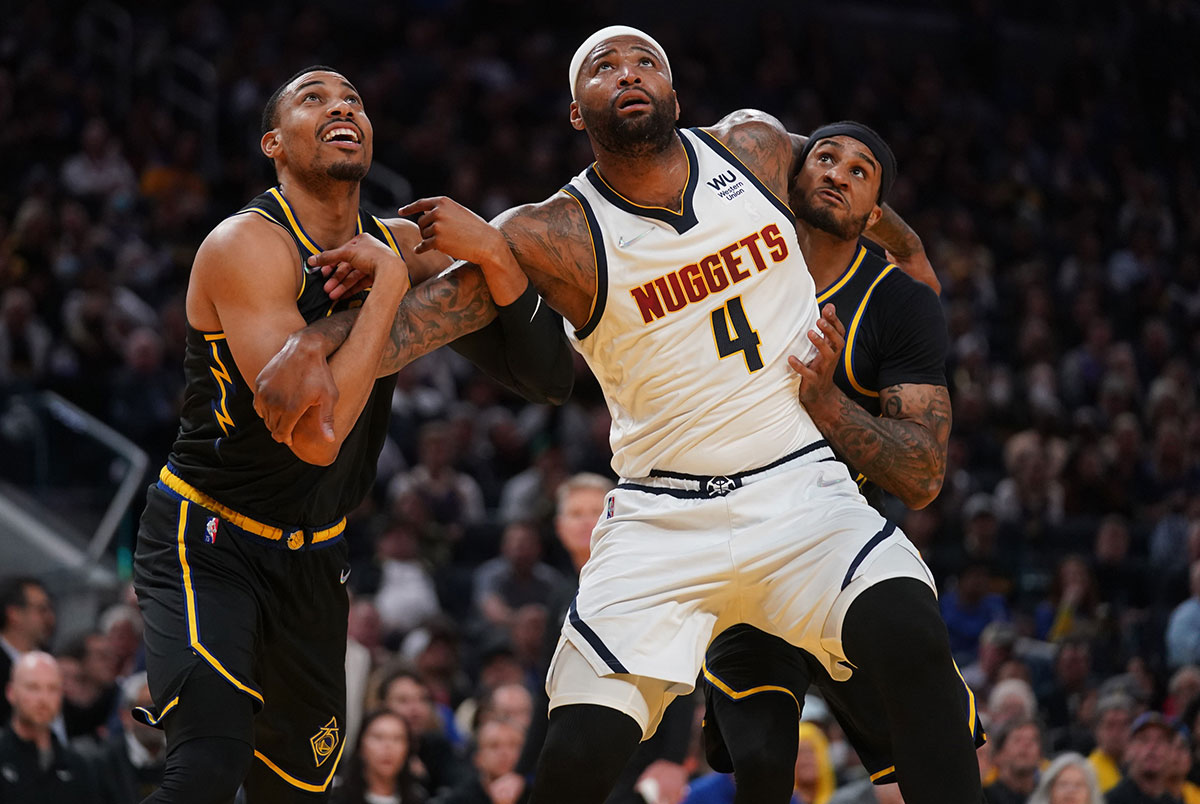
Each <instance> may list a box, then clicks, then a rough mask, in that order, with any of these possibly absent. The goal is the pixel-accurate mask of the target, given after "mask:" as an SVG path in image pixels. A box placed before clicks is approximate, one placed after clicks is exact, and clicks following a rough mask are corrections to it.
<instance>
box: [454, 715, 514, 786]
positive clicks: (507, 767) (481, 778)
mask: <svg viewBox="0 0 1200 804" xmlns="http://www.w3.org/2000/svg"><path fill="white" fill-rule="evenodd" d="M524 740H525V734H524V732H523V731H521V729H520V728H519V727H518V726H517V725H516V724H514V723H511V722H508V721H505V720H495V719H493V720H489V721H488V722H486V723H484V724H482V725H481V726H480V727H479V733H478V734H477V735H475V755H474V758H473V761H472V764H473V766H474V773H472V774H471V775H470V776H468V777H467V778H466V779H464V780H463V781H462V782H461V783H460V784H459V785H458V786H456V787H455V788H454V789H453V790H452V791H450V792H449V793H448V794H446V795H445V796H443V797H440V798H439V799H438V803H439V804H515V802H517V801H518V800H520V798H521V796H522V795H523V794H524V792H525V779H524V777H522V776H521V775H520V774H518V773H516V772H515V771H516V767H517V759H519V758H520V756H521V744H522V743H523V742H524Z"/></svg>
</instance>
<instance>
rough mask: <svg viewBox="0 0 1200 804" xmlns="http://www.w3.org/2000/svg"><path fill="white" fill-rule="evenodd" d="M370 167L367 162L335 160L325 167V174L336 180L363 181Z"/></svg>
mask: <svg viewBox="0 0 1200 804" xmlns="http://www.w3.org/2000/svg"><path fill="white" fill-rule="evenodd" d="M370 169H371V166H370V165H369V164H368V163H366V162H334V163H332V164H331V165H330V166H329V167H328V168H326V169H325V175H326V176H328V177H329V178H331V179H333V180H334V181H362V180H363V179H365V178H366V177H367V171H369V170H370Z"/></svg>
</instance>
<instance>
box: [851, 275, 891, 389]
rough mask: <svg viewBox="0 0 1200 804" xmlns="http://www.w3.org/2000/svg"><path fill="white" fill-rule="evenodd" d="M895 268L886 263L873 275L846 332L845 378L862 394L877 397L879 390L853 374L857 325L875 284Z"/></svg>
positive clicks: (860, 321)
mask: <svg viewBox="0 0 1200 804" xmlns="http://www.w3.org/2000/svg"><path fill="white" fill-rule="evenodd" d="M895 269H896V266H895V265H893V264H891V263H888V265H887V267H886V268H884V269H883V270H882V271H881V272H880V274H879V276H877V277H875V281H874V282H872V283H871V286H870V287H869V288H867V292H866V293H864V294H863V300H862V303H861V304H859V305H858V310H857V311H856V312H855V313H854V320H853V321H851V322H850V330H849V331H848V332H847V333H846V355H845V357H844V358H843V361H844V362H845V365H846V379H847V380H849V381H850V385H852V386H853V387H854V390H855V391H858V392H859V393H860V394H862V395H863V396H873V397H876V398H878V396H879V392H878V391H870V390H868V389H866V388H863V387H862V385H861V384H860V383H859V382H858V380H857V379H856V378H855V376H854V358H853V355H854V338H855V336H857V335H858V325H859V324H860V323H862V317H863V313H865V312H866V310H867V304H868V303H869V302H870V301H871V294H872V293H874V292H875V286H876V285H878V284H879V283H880V282H881V281H883V278H884V277H885V276H887V275H888V274H890V273H891V272H892V271H894V270H895Z"/></svg>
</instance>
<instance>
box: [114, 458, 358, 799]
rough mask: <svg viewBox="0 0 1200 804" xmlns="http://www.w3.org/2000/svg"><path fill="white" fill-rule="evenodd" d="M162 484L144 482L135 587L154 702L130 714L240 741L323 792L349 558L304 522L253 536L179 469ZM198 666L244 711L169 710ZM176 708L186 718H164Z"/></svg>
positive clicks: (341, 687) (296, 783)
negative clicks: (241, 699) (234, 695)
mask: <svg viewBox="0 0 1200 804" xmlns="http://www.w3.org/2000/svg"><path fill="white" fill-rule="evenodd" d="M172 485H173V487H168V486H166V485H164V483H162V482H160V483H158V484H157V485H155V486H153V487H151V489H150V491H149V493H148V498H147V505H146V510H145V513H144V514H143V516H142V521H141V527H140V529H139V532H138V543H137V552H136V554H135V557H134V588H135V589H136V591H137V596H138V602H139V604H140V606H141V609H142V615H143V618H144V619H145V644H146V668H147V671H148V673H149V681H150V692H151V695H152V696H153V699H154V707H153V709H150V710H138V711H135V716H137V717H139V719H141V720H143V722H146V723H149V724H151V725H157V726H160V727H165V728H166V732H167V737H168V741H169V742H171V741H174V743H176V744H177V743H178V742H180V741H182V740H186V739H191V738H194V737H202V736H204V737H209V736H211V737H232V738H236V739H240V740H243V741H245V742H248V743H250V744H251V745H253V746H254V755H255V758H256V762H260V763H262V764H263V765H265V766H266V767H267V768H269V769H270V770H271V771H272V772H273V773H275V774H276V775H278V777H279V778H280V779H281V780H283V782H285V783H286V784H287V785H290V786H292V787H295V788H298V789H299V790H305V791H310V792H319V791H323V790H325V789H326V788H328V786H329V783H330V780H331V779H332V778H333V775H334V772H335V770H336V769H337V767H338V762H339V760H340V759H341V755H342V748H343V745H342V740H343V736H344V730H345V717H346V716H345V711H346V677H345V657H346V618H347V613H348V599H347V594H346V587H345V581H346V577H347V575H348V574H349V565H348V564H347V547H346V543H345V540H344V539H343V538H342V536H341V529H340V528H338V529H337V533H336V535H335V536H330V535H329V534H330V533H331V532H332V531H330V530H328V529H327V530H325V531H321V532H319V533H318V534H317V537H318V538H317V539H314V538H313V536H314V534H313V533H312V532H307V531H302V530H301V531H296V532H293V533H291V534H290V536H291V538H286V537H285V538H282V539H275V540H271V539H267V538H263V537H261V536H258V535H256V534H254V533H252V532H251V531H250V530H248V529H247V528H252V527H253V525H254V522H253V520H250V519H249V518H247V517H241V516H240V515H238V514H235V513H234V512H231V511H229V510H228V509H225V508H223V507H221V506H219V505H215V504H213V503H212V501H211V500H208V499H207V498H205V497H204V496H203V495H202V494H200V493H199V492H198V491H196V490H195V489H193V488H191V487H190V486H187V485H186V484H183V483H182V481H178V479H177V478H176V479H175V482H173V484H172ZM197 500H200V501H203V502H208V503H209V506H210V507H206V506H204V505H201V504H199V503H198V502H197ZM213 508H220V513H218V512H216V511H214V510H213ZM230 519H234V520H235V521H237V522H239V523H240V525H241V526H239V525H235V524H233V523H232V522H231V521H230ZM242 526H245V527H242ZM201 665H207V666H208V667H209V668H211V669H212V670H213V671H215V672H216V673H217V674H218V675H219V676H220V677H221V678H223V679H224V680H225V681H227V682H228V683H229V684H230V685H231V686H232V687H233V688H234V689H236V690H237V691H238V692H239V693H241V694H244V695H246V696H248V697H249V698H250V699H251V700H252V702H253V704H254V706H253V709H252V710H251V709H249V708H246V709H245V710H244V711H245V712H246V713H247V714H246V715H232V714H231V715H230V716H228V717H226V716H225V714H224V713H223V712H220V711H215V712H214V711H210V710H209V709H207V708H205V707H203V706H200V707H197V706H195V705H194V702H191V701H189V705H188V706H187V707H180V708H179V709H176V707H177V706H178V704H179V701H180V696H186V695H188V685H187V680H188V677H189V676H190V675H191V674H192V672H193V671H194V670H196V668H197V667H200V666H201ZM197 694H199V693H197ZM183 710H186V711H183ZM179 711H182V714H181V717H183V718H186V719H188V720H190V721H191V722H187V723H178V722H175V723H173V722H171V720H170V719H171V717H172V714H173V713H175V712H179ZM251 711H252V712H253V713H254V714H252V715H251V714H249V713H250V712H251ZM171 747H173V745H169V746H168V748H171Z"/></svg>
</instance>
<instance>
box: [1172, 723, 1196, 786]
mask: <svg viewBox="0 0 1200 804" xmlns="http://www.w3.org/2000/svg"><path fill="white" fill-rule="evenodd" d="M1191 770H1192V745H1191V743H1190V742H1188V738H1187V737H1186V736H1185V735H1184V734H1183V733H1182V732H1178V731H1177V732H1175V735H1174V736H1173V737H1171V758H1170V759H1169V760H1168V761H1167V771H1166V777H1167V784H1168V785H1171V786H1176V785H1179V784H1181V783H1182V782H1183V780H1184V779H1186V778H1187V775H1188V773H1190V772H1191Z"/></svg>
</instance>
